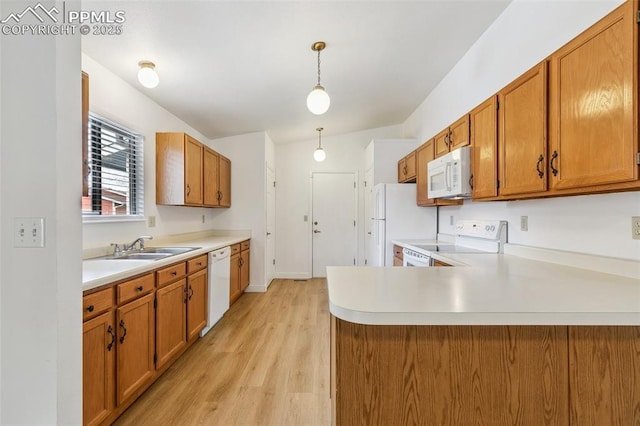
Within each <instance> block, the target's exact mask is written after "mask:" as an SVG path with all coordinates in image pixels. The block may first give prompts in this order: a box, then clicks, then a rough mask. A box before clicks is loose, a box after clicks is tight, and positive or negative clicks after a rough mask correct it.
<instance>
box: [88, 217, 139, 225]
mask: <svg viewBox="0 0 640 426" xmlns="http://www.w3.org/2000/svg"><path fill="white" fill-rule="evenodd" d="M144 221H145V218H144V216H82V224H83V225H89V224H94V223H96V224H97V223H123V222H144Z"/></svg>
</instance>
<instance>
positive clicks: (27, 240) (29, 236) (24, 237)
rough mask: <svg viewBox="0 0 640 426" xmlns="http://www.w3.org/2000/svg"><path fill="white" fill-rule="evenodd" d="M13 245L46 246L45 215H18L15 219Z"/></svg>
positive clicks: (20, 246) (23, 246)
mask: <svg viewBox="0 0 640 426" xmlns="http://www.w3.org/2000/svg"><path fill="white" fill-rule="evenodd" d="M13 246H14V247H18V248H33V247H44V217H16V218H15V219H14V220H13Z"/></svg>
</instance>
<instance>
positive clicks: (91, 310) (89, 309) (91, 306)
mask: <svg viewBox="0 0 640 426" xmlns="http://www.w3.org/2000/svg"><path fill="white" fill-rule="evenodd" d="M94 309H95V308H94V307H93V305H89V307H88V308H87V311H89V312H93V310H94Z"/></svg>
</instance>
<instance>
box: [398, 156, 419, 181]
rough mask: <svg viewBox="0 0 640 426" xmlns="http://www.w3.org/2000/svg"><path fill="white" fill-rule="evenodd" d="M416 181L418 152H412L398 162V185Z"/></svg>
mask: <svg viewBox="0 0 640 426" xmlns="http://www.w3.org/2000/svg"><path fill="white" fill-rule="evenodd" d="M415 181H416V152H415V151H412V152H410V153H409V154H407V155H406V156H405V157H404V158H402V159H400V161H398V183H413V182H415Z"/></svg>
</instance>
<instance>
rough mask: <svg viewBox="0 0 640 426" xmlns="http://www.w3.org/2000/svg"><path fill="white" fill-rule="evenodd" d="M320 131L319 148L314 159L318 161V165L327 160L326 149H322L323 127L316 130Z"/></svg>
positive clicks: (314, 154)
mask: <svg viewBox="0 0 640 426" xmlns="http://www.w3.org/2000/svg"><path fill="white" fill-rule="evenodd" d="M316 130H317V131H318V148H316V150H315V151H314V152H313V159H314V160H316V161H317V162H318V163H320V162H322V161H324V159H325V158H327V153H326V152H324V149H322V130H323V128H322V127H318V128H317V129H316Z"/></svg>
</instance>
